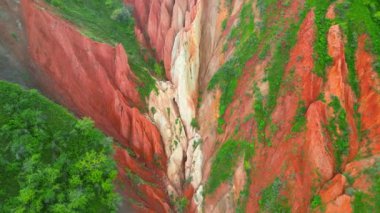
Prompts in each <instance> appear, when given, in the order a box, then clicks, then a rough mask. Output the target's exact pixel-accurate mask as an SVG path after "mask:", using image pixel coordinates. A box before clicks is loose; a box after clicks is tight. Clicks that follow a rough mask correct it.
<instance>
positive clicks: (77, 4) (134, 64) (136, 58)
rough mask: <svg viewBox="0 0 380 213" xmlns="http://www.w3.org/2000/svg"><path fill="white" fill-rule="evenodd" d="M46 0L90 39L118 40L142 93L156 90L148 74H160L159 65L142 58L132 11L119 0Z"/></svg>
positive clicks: (153, 81)
mask: <svg viewBox="0 0 380 213" xmlns="http://www.w3.org/2000/svg"><path fill="white" fill-rule="evenodd" d="M46 1H47V2H48V3H50V4H52V5H53V6H54V7H55V8H56V9H57V11H58V12H59V13H60V14H61V15H62V16H63V17H64V18H65V19H67V20H69V21H70V22H72V23H74V24H75V25H76V26H77V27H78V28H79V29H80V30H81V32H83V33H84V34H85V35H87V36H88V37H90V38H91V39H93V40H95V41H100V42H106V43H109V44H116V43H121V44H122V45H123V46H124V49H125V51H126V52H127V54H128V58H129V64H130V66H131V68H132V71H133V72H134V73H135V74H136V75H137V77H138V78H139V80H140V83H141V85H140V87H139V92H140V94H141V96H142V97H147V96H148V95H149V94H150V92H151V91H152V90H154V89H155V80H154V78H152V76H151V75H156V76H157V77H162V75H163V73H162V68H161V66H160V65H158V64H157V63H156V62H155V61H154V59H152V58H150V59H149V60H148V61H146V60H145V59H144V56H145V55H147V52H146V51H145V50H143V49H142V48H141V47H140V46H139V43H138V41H137V40H136V37H135V32H134V26H135V23H134V19H133V17H132V11H131V9H129V8H127V7H126V6H124V5H123V3H122V2H121V0H107V1H101V0H92V1H88V0H65V1H63V0H46ZM117 14H119V15H117Z"/></svg>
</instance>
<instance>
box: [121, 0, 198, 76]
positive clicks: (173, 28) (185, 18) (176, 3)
mask: <svg viewBox="0 0 380 213" xmlns="http://www.w3.org/2000/svg"><path fill="white" fill-rule="evenodd" d="M124 1H125V2H126V3H129V4H132V5H133V6H134V9H135V17H136V20H137V23H138V28H137V29H138V31H139V32H142V34H143V35H145V37H144V39H145V41H146V43H148V44H149V46H150V47H151V48H152V49H153V50H154V52H155V53H156V57H157V59H158V60H160V61H163V62H164V65H165V70H166V76H167V78H168V79H171V74H170V70H171V69H170V67H171V64H172V50H173V49H175V48H173V44H174V41H175V38H176V37H177V34H178V32H179V31H180V30H181V29H184V28H186V27H188V26H190V25H191V23H192V22H193V19H194V17H195V15H196V12H194V11H193V10H192V8H193V7H194V6H195V5H196V4H197V1H196V0H159V1H153V0H124Z"/></svg>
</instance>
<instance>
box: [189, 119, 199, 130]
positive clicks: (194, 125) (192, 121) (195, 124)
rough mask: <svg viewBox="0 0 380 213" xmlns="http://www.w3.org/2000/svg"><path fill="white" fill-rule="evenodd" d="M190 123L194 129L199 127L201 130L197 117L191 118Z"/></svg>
mask: <svg viewBox="0 0 380 213" xmlns="http://www.w3.org/2000/svg"><path fill="white" fill-rule="evenodd" d="M190 125H191V126H192V127H193V128H194V129H198V130H199V123H198V120H197V119H196V118H193V119H191V122H190Z"/></svg>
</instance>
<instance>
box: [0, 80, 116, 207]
mask: <svg viewBox="0 0 380 213" xmlns="http://www.w3.org/2000/svg"><path fill="white" fill-rule="evenodd" d="M111 142H112V140H111V139H109V138H107V137H105V136H104V135H103V134H102V133H101V132H100V131H99V130H97V129H95V128H94V125H93V122H92V121H91V120H89V119H83V120H76V119H75V118H74V117H73V116H72V115H71V114H69V113H68V112H67V111H66V110H65V109H63V108H62V107H60V106H58V105H56V104H54V103H52V102H51V101H49V100H48V99H46V98H44V97H42V96H41V95H40V94H39V93H38V92H36V91H34V90H31V91H25V90H23V89H21V88H20V87H19V86H16V85H13V84H10V83H5V82H0V143H1V147H2V148H1V149H0V168H1V172H0V204H1V205H0V212H113V211H116V209H117V203H118V199H119V198H118V196H117V194H116V193H115V192H114V185H113V180H114V178H115V177H116V174H117V172H116V170H115V164H114V162H113V159H112V146H111Z"/></svg>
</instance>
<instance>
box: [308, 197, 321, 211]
mask: <svg viewBox="0 0 380 213" xmlns="http://www.w3.org/2000/svg"><path fill="white" fill-rule="evenodd" d="M321 205H322V198H321V196H319V195H314V196H313V198H312V199H311V202H310V207H311V208H312V209H316V208H318V207H320V206H321Z"/></svg>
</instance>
